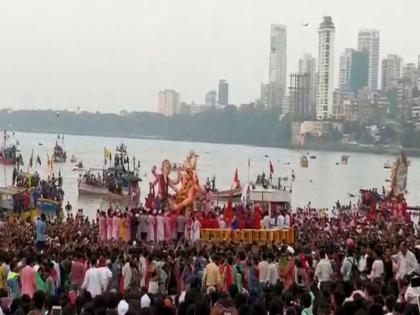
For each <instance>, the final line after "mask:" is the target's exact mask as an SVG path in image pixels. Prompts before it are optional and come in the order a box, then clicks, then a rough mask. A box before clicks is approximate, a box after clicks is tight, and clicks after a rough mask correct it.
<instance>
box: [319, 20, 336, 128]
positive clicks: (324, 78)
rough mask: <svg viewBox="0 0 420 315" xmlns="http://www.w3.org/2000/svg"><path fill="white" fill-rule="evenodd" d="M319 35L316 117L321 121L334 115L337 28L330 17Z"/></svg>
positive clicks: (322, 25) (323, 22)
mask: <svg viewBox="0 0 420 315" xmlns="http://www.w3.org/2000/svg"><path fill="white" fill-rule="evenodd" d="M318 33H319V43H318V81H317V92H316V117H317V118H318V119H320V120H321V119H326V118H329V117H332V115H333V93H334V44H335V26H334V23H333V22H332V18H331V17H330V16H324V20H323V21H322V23H321V24H320V26H319V29H318Z"/></svg>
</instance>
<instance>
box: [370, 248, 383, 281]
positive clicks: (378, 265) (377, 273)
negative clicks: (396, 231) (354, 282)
mask: <svg viewBox="0 0 420 315" xmlns="http://www.w3.org/2000/svg"><path fill="white" fill-rule="evenodd" d="M374 259H375V260H374V261H373V264H372V270H371V272H370V275H369V276H368V278H369V279H370V280H376V281H378V282H380V281H381V280H382V276H383V274H384V262H383V261H382V252H381V250H379V249H376V250H375V251H374Z"/></svg>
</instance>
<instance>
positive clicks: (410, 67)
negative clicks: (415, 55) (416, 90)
mask: <svg viewBox="0 0 420 315" xmlns="http://www.w3.org/2000/svg"><path fill="white" fill-rule="evenodd" d="M402 79H403V81H404V83H406V84H408V85H414V84H415V83H416V81H417V80H416V79H417V66H416V64H415V63H406V64H405V65H404V67H403V68H402Z"/></svg>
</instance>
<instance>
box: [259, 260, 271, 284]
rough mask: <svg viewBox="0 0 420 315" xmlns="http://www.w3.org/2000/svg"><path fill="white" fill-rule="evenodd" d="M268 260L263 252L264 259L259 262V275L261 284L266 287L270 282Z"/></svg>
mask: <svg viewBox="0 0 420 315" xmlns="http://www.w3.org/2000/svg"><path fill="white" fill-rule="evenodd" d="M268 266H269V264H268V261H267V256H266V254H265V253H263V254H262V260H261V261H260V263H259V264H258V277H259V280H260V284H261V285H262V286H263V287H265V286H266V284H267V282H268Z"/></svg>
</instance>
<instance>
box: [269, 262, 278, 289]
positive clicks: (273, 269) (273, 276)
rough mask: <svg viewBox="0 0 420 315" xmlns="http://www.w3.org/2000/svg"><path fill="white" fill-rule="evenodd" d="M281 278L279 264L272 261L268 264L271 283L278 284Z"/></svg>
mask: <svg viewBox="0 0 420 315" xmlns="http://www.w3.org/2000/svg"><path fill="white" fill-rule="evenodd" d="M278 279H279V270H278V268H277V264H276V263H275V262H272V263H270V264H269V265H268V274H267V280H268V282H269V283H270V284H271V285H276V284H277V281H278Z"/></svg>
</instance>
